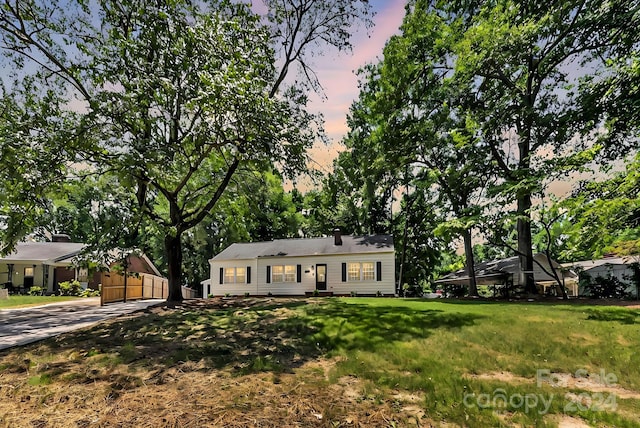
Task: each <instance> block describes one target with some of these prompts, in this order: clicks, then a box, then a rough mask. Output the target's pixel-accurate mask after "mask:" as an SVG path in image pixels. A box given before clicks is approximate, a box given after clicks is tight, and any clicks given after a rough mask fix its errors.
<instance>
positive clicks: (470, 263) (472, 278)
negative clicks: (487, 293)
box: [462, 229, 478, 297]
mask: <svg viewBox="0 0 640 428" xmlns="http://www.w3.org/2000/svg"><path fill="white" fill-rule="evenodd" d="M462 237H463V240H464V255H465V258H466V262H467V276H468V277H469V296H474V297H477V296H478V285H477V284H476V270H475V261H474V258H473V245H472V242H471V230H469V229H465V231H464V232H463V233H462Z"/></svg>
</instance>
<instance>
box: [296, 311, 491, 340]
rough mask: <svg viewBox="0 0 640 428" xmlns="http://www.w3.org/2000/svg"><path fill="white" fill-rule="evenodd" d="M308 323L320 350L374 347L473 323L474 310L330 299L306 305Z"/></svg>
mask: <svg viewBox="0 0 640 428" xmlns="http://www.w3.org/2000/svg"><path fill="white" fill-rule="evenodd" d="M306 312H307V317H308V318H309V325H310V326H312V327H314V328H315V329H316V330H317V333H316V334H315V335H314V338H315V340H316V343H317V344H318V346H320V347H321V348H322V349H323V350H325V351H327V352H331V351H334V350H340V349H346V350H355V349H360V350H365V351H375V350H376V349H377V348H378V347H381V346H385V345H386V344H390V343H393V342H398V341H400V342H403V341H410V340H414V339H424V338H427V337H429V336H430V335H431V334H432V333H433V332H434V331H435V330H437V329H442V328H444V329H453V328H460V327H464V326H469V325H473V324H474V322H475V321H476V320H477V319H478V318H482V317H481V316H479V315H476V314H467V313H451V312H445V311H441V310H435V309H426V310H414V309H411V308H406V307H399V306H370V305H366V304H357V303H351V304H344V303H340V302H332V304H329V305H323V306H319V307H316V308H313V307H310V308H307V311H306Z"/></svg>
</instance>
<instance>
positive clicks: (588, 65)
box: [409, 0, 639, 292]
mask: <svg viewBox="0 0 640 428" xmlns="http://www.w3.org/2000/svg"><path fill="white" fill-rule="evenodd" d="M409 10H410V13H412V14H413V15H415V16H421V17H422V20H423V21H424V22H429V23H431V25H433V26H434V27H435V28H436V30H434V32H435V33H436V34H438V35H440V37H439V39H438V42H437V43H434V44H433V46H434V49H437V51H436V52H437V53H438V54H439V55H440V57H441V58H442V61H441V63H440V64H439V68H438V70H439V72H440V73H442V74H443V75H445V76H446V78H447V79H450V80H451V81H456V82H459V83H457V84H458V85H468V86H469V88H470V91H469V95H470V96H471V97H472V98H473V99H474V103H473V104H472V105H470V108H469V110H468V114H469V115H470V116H471V117H472V118H473V121H474V122H475V123H477V124H479V125H480V127H479V129H478V130H477V132H476V136H477V137H478V138H479V139H480V141H481V142H482V144H483V145H484V146H485V147H486V149H487V151H488V152H489V153H490V154H491V156H492V159H493V162H494V163H495V165H496V167H497V168H498V170H499V177H500V181H499V183H498V184H499V185H500V186H499V187H495V188H494V191H495V192H498V194H501V195H503V196H504V197H505V201H504V203H505V204H508V203H510V202H513V201H515V203H516V207H515V210H514V212H513V215H514V217H515V218H516V223H517V232H518V238H517V246H516V248H517V252H518V255H519V256H520V267H521V271H523V272H525V273H526V274H525V275H524V278H522V279H523V280H524V283H525V285H526V289H527V290H528V291H530V292H535V287H534V284H533V277H532V275H531V274H530V273H529V272H532V268H533V253H532V237H531V235H532V234H531V212H532V209H533V198H534V197H535V196H542V195H543V194H544V188H545V186H546V184H548V182H549V181H550V180H552V179H555V178H557V177H559V176H564V175H566V174H567V173H568V172H570V171H571V170H575V169H577V168H580V167H581V166H583V165H584V164H585V162H587V161H589V160H590V157H589V156H586V157H585V156H584V155H583V154H582V150H583V149H586V148H592V147H593V143H594V140H595V139H596V138H597V139H598V140H599V142H601V143H602V144H603V145H604V146H605V147H604V148H605V150H604V151H603V153H607V154H609V155H611V156H620V155H621V154H624V153H625V149H628V148H629V144H627V145H625V146H622V145H617V146H616V145H614V144H609V145H607V144H606V143H607V142H608V141H612V139H613V137H614V135H620V134H621V132H622V130H618V129H615V128H614V127H611V126H607V127H605V128H603V126H606V124H607V123H614V122H615V120H613V117H612V115H614V114H615V112H616V109H615V108H613V107H611V106H610V107H611V108H596V107H595V105H589V104H588V103H586V102H584V100H585V97H586V95H585V94H586V93H588V91H589V90H590V89H591V88H593V87H594V85H596V84H604V85H605V86H606V82H607V80H606V79H605V78H604V77H603V76H606V75H607V72H608V66H609V60H607V59H605V58H623V57H624V56H625V55H627V54H628V52H629V50H631V51H635V50H637V47H638V34H637V32H636V31H634V30H633V28H634V27H635V25H636V24H637V20H638V19H639V18H638V15H637V13H636V11H637V7H636V6H635V5H634V3H633V2H629V1H625V0H620V1H614V2H609V3H607V4H606V5H605V6H603V5H602V4H601V3H600V2H596V1H590V0H584V1H583V0H576V1H565V2H552V3H550V4H549V3H540V2H537V1H528V0H509V1H456V2H430V1H423V0H416V1H412V2H411V3H410V6H409ZM625 50H626V52H627V54H625V53H624V51H625ZM574 64H580V67H575V65H574ZM594 70H595V71H594ZM606 87H608V88H609V89H611V88H612V87H611V86H606ZM625 130H627V129H625ZM550 172H551V175H549V173H550Z"/></svg>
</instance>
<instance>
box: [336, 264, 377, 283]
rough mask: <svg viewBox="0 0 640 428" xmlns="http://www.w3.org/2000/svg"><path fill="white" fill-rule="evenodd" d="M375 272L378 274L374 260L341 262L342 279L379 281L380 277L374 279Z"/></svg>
mask: <svg viewBox="0 0 640 428" xmlns="http://www.w3.org/2000/svg"><path fill="white" fill-rule="evenodd" d="M378 266H379V265H378ZM379 269H380V267H378V270H379ZM376 273H378V274H379V272H376V264H375V263H374V262H362V263H343V264H342V281H345V280H346V281H376V280H377V281H379V280H380V279H376V278H377V277H376ZM378 276H379V275H378Z"/></svg>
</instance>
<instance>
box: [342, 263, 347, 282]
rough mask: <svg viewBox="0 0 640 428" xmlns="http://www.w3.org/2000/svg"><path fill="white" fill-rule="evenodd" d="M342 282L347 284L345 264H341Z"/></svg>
mask: <svg viewBox="0 0 640 428" xmlns="http://www.w3.org/2000/svg"><path fill="white" fill-rule="evenodd" d="M342 282H347V264H346V263H342Z"/></svg>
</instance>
